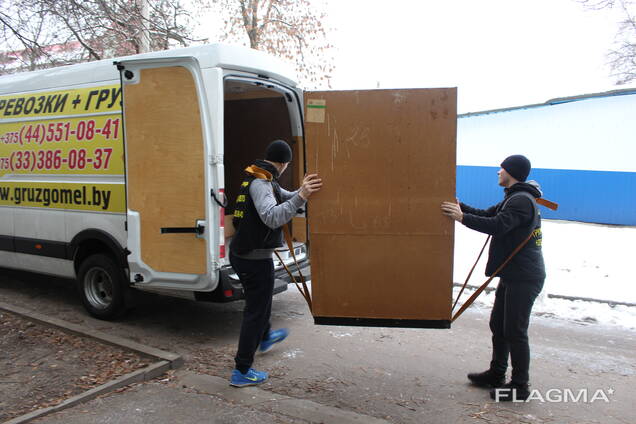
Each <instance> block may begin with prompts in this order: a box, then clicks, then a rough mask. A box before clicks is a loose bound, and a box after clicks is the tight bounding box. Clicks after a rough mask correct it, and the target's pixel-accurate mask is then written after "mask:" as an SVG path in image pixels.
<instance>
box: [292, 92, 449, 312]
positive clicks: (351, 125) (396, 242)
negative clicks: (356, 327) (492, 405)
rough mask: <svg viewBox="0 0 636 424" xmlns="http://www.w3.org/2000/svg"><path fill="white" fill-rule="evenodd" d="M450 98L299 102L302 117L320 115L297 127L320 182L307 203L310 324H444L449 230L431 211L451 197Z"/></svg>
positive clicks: (379, 96) (329, 97)
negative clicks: (340, 320) (327, 320)
mask: <svg viewBox="0 0 636 424" xmlns="http://www.w3.org/2000/svg"><path fill="white" fill-rule="evenodd" d="M456 98H457V92H456V89H452V88H451V89H410V90H370V91H345V92H314V93H307V94H306V95H305V102H306V103H305V107H306V112H307V111H308V109H307V106H308V105H310V106H311V105H314V109H320V110H321V111H322V112H324V122H321V121H322V120H323V119H322V117H321V116H318V115H320V114H317V113H314V115H313V119H312V121H313V122H307V120H306V123H305V130H306V148H307V167H308V172H316V173H318V174H319V175H320V176H321V178H322V179H323V183H324V186H323V189H322V190H321V191H320V192H319V193H317V194H316V195H314V196H312V198H311V200H310V204H309V230H310V234H309V239H310V247H311V262H312V294H313V313H314V316H315V317H348V318H370V319H394V320H396V319H397V320H401V319H404V320H449V319H450V316H451V297H452V269H453V237H454V234H453V231H454V225H453V222H452V221H451V220H450V219H448V218H446V217H444V216H442V214H441V212H440V204H441V202H442V201H444V200H452V199H454V197H455V145H456V122H457V113H456ZM316 105H317V106H318V107H316ZM309 109H311V107H310V108H309ZM318 118H320V119H318Z"/></svg>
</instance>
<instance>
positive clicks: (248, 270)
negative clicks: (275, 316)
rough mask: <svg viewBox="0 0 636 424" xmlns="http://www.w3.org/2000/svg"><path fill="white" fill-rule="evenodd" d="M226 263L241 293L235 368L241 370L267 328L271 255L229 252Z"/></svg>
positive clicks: (271, 285)
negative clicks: (242, 302) (257, 256)
mask: <svg viewBox="0 0 636 424" xmlns="http://www.w3.org/2000/svg"><path fill="white" fill-rule="evenodd" d="M230 264H232V268H234V271H236V273H237V274H238V276H239V279H240V281H241V285H242V286H243V292H244V294H245V309H244V310H243V323H242V324H241V335H240V336H239V344H238V352H237V353H236V357H235V358H234V361H235V362H236V369H238V370H239V371H240V372H242V373H243V374H245V373H246V372H247V371H248V370H249V369H250V368H251V367H252V363H253V362H254V354H255V353H256V349H258V346H259V345H260V344H261V340H263V339H265V338H267V336H268V335H269V330H270V323H269V317H270V315H271V313H272V296H273V295H274V262H273V261H272V260H271V259H261V260H248V259H242V258H239V257H237V256H235V255H233V254H232V253H231V252H230Z"/></svg>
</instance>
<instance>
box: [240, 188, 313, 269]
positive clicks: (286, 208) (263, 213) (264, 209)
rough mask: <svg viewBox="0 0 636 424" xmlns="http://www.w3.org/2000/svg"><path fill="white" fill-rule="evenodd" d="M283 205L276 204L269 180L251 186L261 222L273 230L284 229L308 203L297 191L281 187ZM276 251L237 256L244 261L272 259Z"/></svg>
mask: <svg viewBox="0 0 636 424" xmlns="http://www.w3.org/2000/svg"><path fill="white" fill-rule="evenodd" d="M280 191H281V201H282V202H283V203H281V204H280V205H277V204H276V196H274V188H273V187H272V183H271V182H269V181H267V180H261V179H255V180H253V181H252V183H251V184H250V196H251V197H252V201H253V202H254V206H255V207H256V212H258V215H259V216H260V217H261V220H262V221H263V223H264V224H265V225H267V226H268V227H269V228H271V229H272V230H275V229H277V228H280V227H282V226H283V225H285V224H287V223H288V222H289V221H291V219H292V218H293V217H294V216H296V211H297V210H298V209H300V208H302V207H303V206H304V205H305V203H306V201H305V200H303V198H302V197H300V195H299V194H298V190H296V191H287V190H285V189H283V188H282V187H281V189H280ZM273 253H274V249H256V250H253V251H251V252H250V253H248V254H245V255H237V256H238V257H240V258H243V259H268V258H271V257H272V254H273Z"/></svg>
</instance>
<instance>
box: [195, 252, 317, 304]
mask: <svg viewBox="0 0 636 424" xmlns="http://www.w3.org/2000/svg"><path fill="white" fill-rule="evenodd" d="M298 265H299V268H300V273H302V275H303V277H304V278H305V281H308V280H310V279H311V267H310V266H309V260H304V261H301V262H300V263H299V264H298ZM290 271H291V272H292V274H293V275H294V277H295V278H296V280H297V281H300V276H299V272H298V269H297V268H296V267H295V266H293V267H292V268H290ZM219 273H220V275H219V276H220V278H219V285H218V286H217V288H216V289H215V290H214V291H212V292H207V293H206V292H196V293H195V298H196V299H197V300H202V301H210V302H222V303H225V302H233V301H235V300H241V299H245V294H244V293H243V286H242V285H241V282H240V281H239V280H238V277H236V274H235V273H234V270H233V269H232V267H230V266H227V267H224V268H222V269H221V270H220V271H219ZM291 282H292V279H291V277H290V276H289V274H288V273H287V271H285V268H280V269H278V270H276V271H275V272H274V294H278V293H282V292H284V291H285V290H287V284H289V283H291Z"/></svg>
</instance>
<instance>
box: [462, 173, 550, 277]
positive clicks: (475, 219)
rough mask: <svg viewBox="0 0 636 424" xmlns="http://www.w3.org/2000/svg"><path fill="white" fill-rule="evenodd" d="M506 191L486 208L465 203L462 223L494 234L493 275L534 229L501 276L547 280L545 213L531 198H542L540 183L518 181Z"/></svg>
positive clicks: (490, 262) (490, 261) (490, 263)
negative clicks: (544, 241)
mask: <svg viewBox="0 0 636 424" xmlns="http://www.w3.org/2000/svg"><path fill="white" fill-rule="evenodd" d="M504 192H505V197H504V200H503V201H502V202H500V203H498V204H497V205H495V206H492V207H490V208H488V209H485V210H483V209H476V208H472V207H470V206H468V205H465V204H463V203H461V204H460V206H461V209H462V212H463V213H464V219H463V220H462V224H464V225H465V226H467V227H468V228H471V229H473V230H477V231H479V232H482V233H486V234H490V235H492V240H491V242H490V248H489V251H488V263H487V264H486V275H487V276H491V275H493V273H494V272H495V271H496V270H497V268H498V267H499V266H500V265H501V264H502V263H503V262H504V261H505V260H506V258H508V256H509V255H510V254H511V253H512V251H513V250H514V249H515V248H516V247H517V246H518V245H519V244H521V243H522V242H523V241H524V240H525V239H526V237H528V235H529V234H530V232H533V236H532V238H531V239H530V240H529V241H528V243H526V245H525V246H524V247H523V249H521V250H520V251H519V252H518V253H517V254H516V255H515V256H514V258H513V259H512V260H511V261H510V262H509V263H508V264H507V265H506V266H505V267H504V268H503V269H502V270H501V271H500V272H499V273H498V274H497V276H498V277H501V278H503V279H506V280H544V279H545V265H544V263H543V253H542V252H541V243H542V234H541V216H540V213H539V208H538V206H537V204H536V202H535V201H534V200H533V199H531V197H532V198H537V197H541V194H542V193H541V189H540V187H539V185H538V184H537V183H536V182H534V181H530V182H527V183H525V182H524V183H517V184H515V185H513V186H512V187H510V188H507V189H505V190H504ZM524 192H525V193H529V194H530V195H532V196H527V195H526V194H523V193H524Z"/></svg>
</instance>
